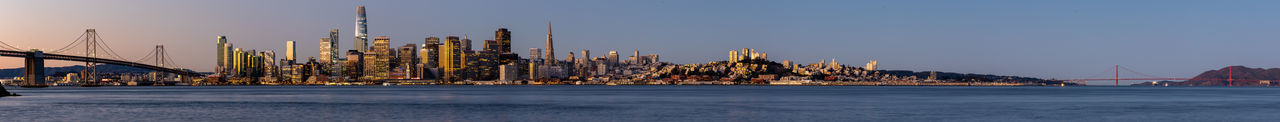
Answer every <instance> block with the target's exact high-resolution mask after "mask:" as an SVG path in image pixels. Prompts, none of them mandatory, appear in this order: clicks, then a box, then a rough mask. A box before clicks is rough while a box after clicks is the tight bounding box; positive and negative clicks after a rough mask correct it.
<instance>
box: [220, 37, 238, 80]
mask: <svg viewBox="0 0 1280 122" xmlns="http://www.w3.org/2000/svg"><path fill="white" fill-rule="evenodd" d="M224 39H225V38H224ZM222 49H223V52H222V54H223V55H222V59H223V60H224V61H225V62H222V74H223V75H226V74H227V73H230V72H231V69H232V65H233V64H232V63H234V62H235V61H234V60H235V58H234V57H235V55H236V54H235V52H232V51H234V50H231V49H234V48H233V45H231V43H227V44H225V45H222Z"/></svg>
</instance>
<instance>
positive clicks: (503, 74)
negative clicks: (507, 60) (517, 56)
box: [498, 63, 520, 81]
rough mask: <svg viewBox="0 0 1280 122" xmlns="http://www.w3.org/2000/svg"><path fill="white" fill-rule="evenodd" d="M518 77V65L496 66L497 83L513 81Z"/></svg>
mask: <svg viewBox="0 0 1280 122" xmlns="http://www.w3.org/2000/svg"><path fill="white" fill-rule="evenodd" d="M519 77H520V65H516V64H514V63H513V64H503V65H500V66H498V81H515V80H517V79H518V78H519Z"/></svg>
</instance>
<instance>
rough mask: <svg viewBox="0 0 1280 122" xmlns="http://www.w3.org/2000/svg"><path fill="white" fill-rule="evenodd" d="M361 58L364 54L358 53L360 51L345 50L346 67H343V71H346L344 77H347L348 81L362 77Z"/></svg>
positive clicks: (362, 63) (362, 66) (362, 61)
mask: <svg viewBox="0 0 1280 122" xmlns="http://www.w3.org/2000/svg"><path fill="white" fill-rule="evenodd" d="M363 57H364V53H360V51H357V50H347V62H346V66H344V67H345V68H346V69H343V70H344V71H346V73H345V74H344V75H346V76H347V79H348V81H355V80H356V79H360V76H362V75H364V59H363Z"/></svg>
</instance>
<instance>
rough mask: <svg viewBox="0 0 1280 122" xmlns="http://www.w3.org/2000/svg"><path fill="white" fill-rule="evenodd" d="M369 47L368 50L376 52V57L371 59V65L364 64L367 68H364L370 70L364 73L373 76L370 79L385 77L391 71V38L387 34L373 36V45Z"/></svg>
mask: <svg viewBox="0 0 1280 122" xmlns="http://www.w3.org/2000/svg"><path fill="white" fill-rule="evenodd" d="M370 49H371V50H369V51H370V52H373V53H374V54H376V57H375V59H374V60H373V61H372V62H373V66H372V67H369V66H366V67H367V68H366V69H365V70H366V71H370V72H365V73H366V74H365V75H366V76H373V78H372V79H371V80H382V79H386V78H387V76H388V75H389V73H390V71H391V66H390V65H391V64H390V63H391V57H392V56H393V55H391V38H390V37H387V36H378V37H374V38H373V47H372V48H370ZM365 54H366V55H367V54H368V53H365ZM366 57H368V56H366ZM366 61H368V60H366ZM366 64H368V63H366Z"/></svg>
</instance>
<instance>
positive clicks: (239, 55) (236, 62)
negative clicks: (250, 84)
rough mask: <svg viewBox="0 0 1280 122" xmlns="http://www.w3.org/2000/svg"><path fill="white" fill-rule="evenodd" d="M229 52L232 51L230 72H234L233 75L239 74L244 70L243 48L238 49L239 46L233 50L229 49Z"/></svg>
mask: <svg viewBox="0 0 1280 122" xmlns="http://www.w3.org/2000/svg"><path fill="white" fill-rule="evenodd" d="M231 52H232V53H233V54H232V58H231V60H232V63H231V69H232V70H231V71H230V72H232V73H231V74H234V75H236V76H239V75H241V74H240V72H241V71H242V70H244V62H245V61H244V59H245V58H244V50H243V49H240V48H236V49H235V50H233V51H231Z"/></svg>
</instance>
